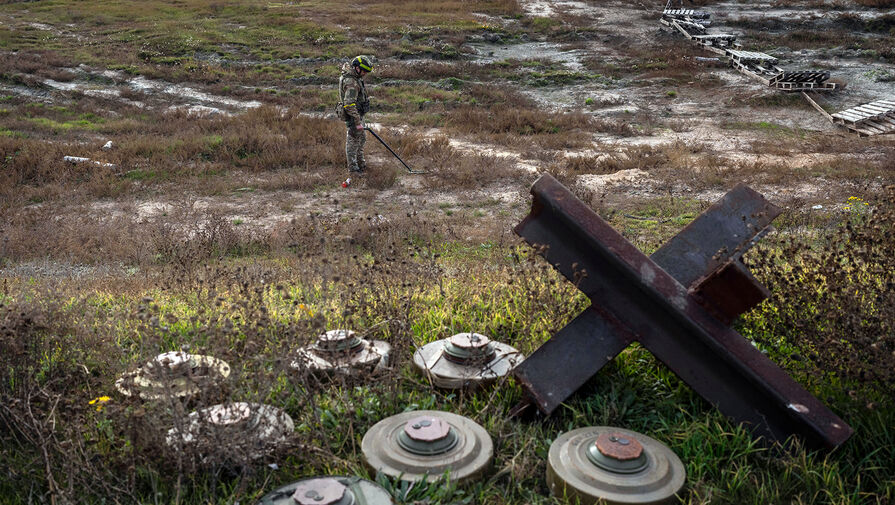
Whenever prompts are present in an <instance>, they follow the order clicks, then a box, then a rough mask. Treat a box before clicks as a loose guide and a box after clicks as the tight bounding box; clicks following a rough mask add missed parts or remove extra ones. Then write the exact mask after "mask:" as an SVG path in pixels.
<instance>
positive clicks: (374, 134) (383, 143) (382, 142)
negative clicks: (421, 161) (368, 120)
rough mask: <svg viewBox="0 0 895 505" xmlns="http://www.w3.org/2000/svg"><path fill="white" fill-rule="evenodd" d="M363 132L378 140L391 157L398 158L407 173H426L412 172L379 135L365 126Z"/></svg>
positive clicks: (421, 171)
mask: <svg viewBox="0 0 895 505" xmlns="http://www.w3.org/2000/svg"><path fill="white" fill-rule="evenodd" d="M364 130H367V131H368V132H370V133H372V134H373V136H374V137H376V140H378V141H379V142H380V143H381V144H382V145H384V146H385V148H386V149H388V152H390V153H392V155H394V157H395V158H398V161H400V162H401V164H402V165H404V168H406V169H407V171H408V172H410V173H411V174H425V173H426V171H425V170H414V169H412V168H410V167H409V166H408V165H407V163H404V160H402V159H401V157H400V156H398V153H396V152H395V151H393V150H392V148H391V147H389V146H388V144H386V143H385V141H384V140H382V138H380V137H379V135H376V132H374V131H373V130H371V129H370V128H368V127H366V126H364Z"/></svg>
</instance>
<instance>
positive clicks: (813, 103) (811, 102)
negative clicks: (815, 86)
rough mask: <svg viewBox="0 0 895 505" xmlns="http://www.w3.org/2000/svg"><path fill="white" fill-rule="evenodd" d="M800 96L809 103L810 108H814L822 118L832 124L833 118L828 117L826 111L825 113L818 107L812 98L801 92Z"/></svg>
mask: <svg viewBox="0 0 895 505" xmlns="http://www.w3.org/2000/svg"><path fill="white" fill-rule="evenodd" d="M802 96H804V97H805V99H806V100H808V103H810V104H811V106H812V107H814V108H815V109H817V111H818V112H820V113H821V114H823V115H824V117H825V118H827V120H828V121H830V122H831V123H832V122H833V118H832V117H831V116H830V113H829V112H827V111H825V110H824V108H823V107H821V106H820V105H818V104H817V102H815V101H814V99H812V98H811V97H810V96H809V95H808V93H805V92H804V91H802Z"/></svg>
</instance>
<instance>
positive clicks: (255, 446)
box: [166, 402, 295, 460]
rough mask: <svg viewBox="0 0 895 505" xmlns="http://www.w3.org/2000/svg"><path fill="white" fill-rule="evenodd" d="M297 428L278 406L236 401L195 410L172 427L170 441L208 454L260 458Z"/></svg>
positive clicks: (173, 444) (171, 444)
mask: <svg viewBox="0 0 895 505" xmlns="http://www.w3.org/2000/svg"><path fill="white" fill-rule="evenodd" d="M294 430H295V425H294V423H293V422H292V418H291V417H289V414H286V413H285V412H284V411H282V410H280V409H278V408H276V407H273V406H271V405H264V404H260V403H247V402H234V403H224V404H219V405H214V406H212V407H207V408H204V409H200V410H197V411H194V412H191V413H190V414H189V416H187V418H186V419H185V420H184V423H183V426H182V427H174V428H171V429H170V430H168V434H167V436H166V442H167V443H168V445H169V446H171V447H174V448H183V447H191V448H194V449H195V450H196V451H198V452H199V453H200V454H204V455H207V454H216V455H220V456H227V457H231V458H232V459H237V460H239V459H256V458H260V457H262V456H264V455H265V454H267V453H268V452H270V451H272V450H274V449H275V448H276V447H277V446H278V445H279V444H281V443H282V442H284V441H285V440H286V438H287V437H288V436H289V435H290V434H291V433H292V432H293V431H294Z"/></svg>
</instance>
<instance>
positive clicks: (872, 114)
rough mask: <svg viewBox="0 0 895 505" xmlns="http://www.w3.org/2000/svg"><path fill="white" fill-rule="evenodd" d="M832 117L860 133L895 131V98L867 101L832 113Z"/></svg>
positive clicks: (878, 133)
mask: <svg viewBox="0 0 895 505" xmlns="http://www.w3.org/2000/svg"><path fill="white" fill-rule="evenodd" d="M830 117H831V118H832V120H833V123H835V124H838V125H842V126H845V127H846V128H848V129H849V130H852V131H854V132H857V133H858V134H860V135H866V136H870V135H883V134H887V133H895V99H892V100H877V101H875V102H870V103H865V104H863V105H858V106H857V107H852V108H851V109H846V110H844V111H841V112H837V113H835V114H831V115H830Z"/></svg>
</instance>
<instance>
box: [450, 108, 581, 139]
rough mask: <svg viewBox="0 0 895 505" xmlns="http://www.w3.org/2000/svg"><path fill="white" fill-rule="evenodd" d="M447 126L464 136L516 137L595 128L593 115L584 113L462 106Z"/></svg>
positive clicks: (452, 115) (452, 114)
mask: <svg viewBox="0 0 895 505" xmlns="http://www.w3.org/2000/svg"><path fill="white" fill-rule="evenodd" d="M445 120H446V123H447V124H448V126H450V127H451V128H452V129H454V130H456V131H459V132H461V133H478V134H481V133H511V134H514V135H534V134H539V133H550V134H556V133H560V132H567V131H570V130H574V129H587V128H591V127H592V125H593V122H592V119H591V117H590V116H589V115H587V114H583V113H580V112H572V113H566V114H557V113H545V112H543V111H539V110H536V109H520V108H516V107H492V108H491V109H483V108H480V107H469V106H466V107H460V108H458V109H455V110H452V111H449V112H448V113H447V116H446V119H445Z"/></svg>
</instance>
